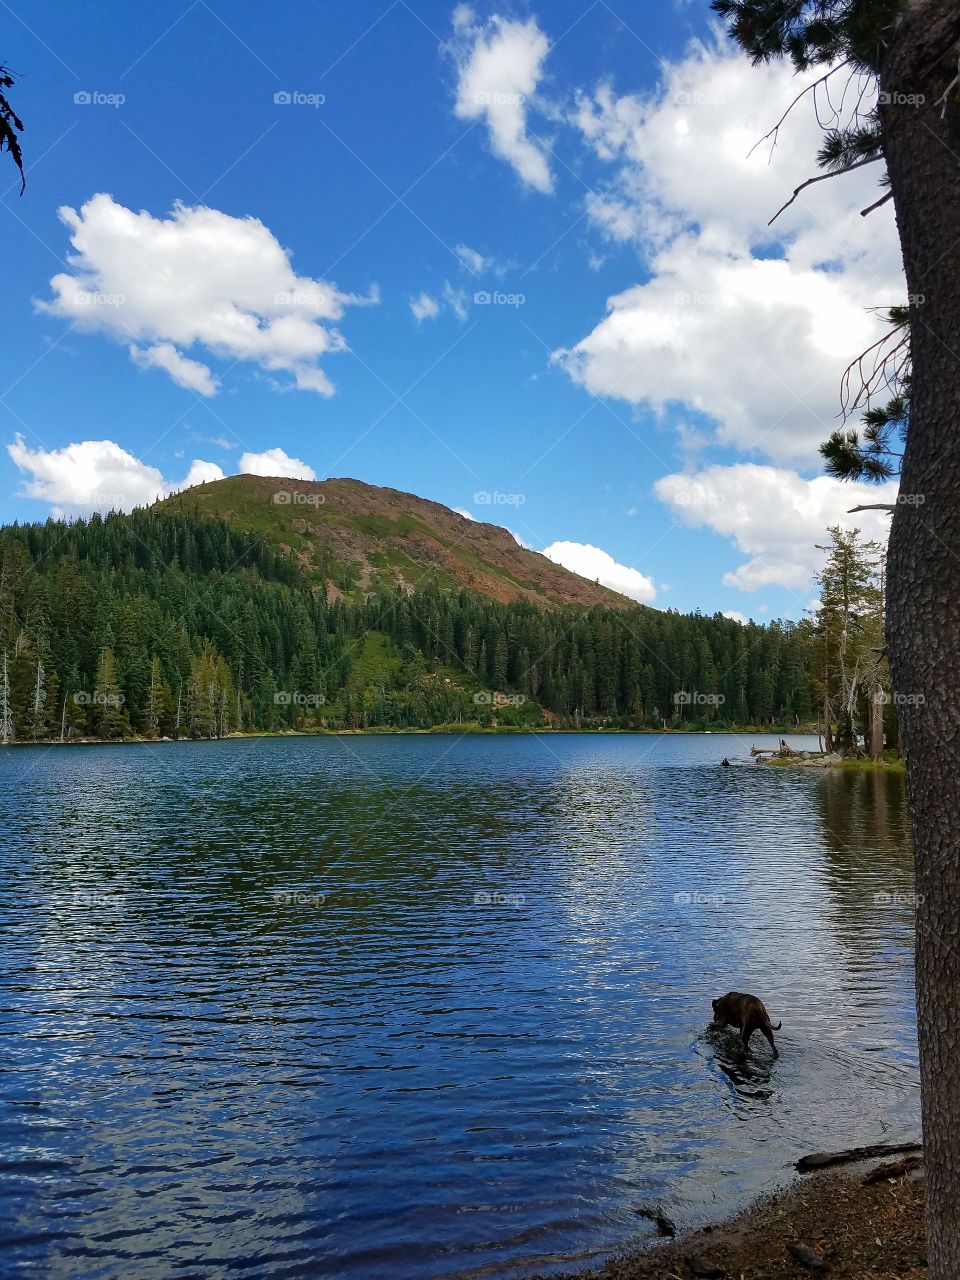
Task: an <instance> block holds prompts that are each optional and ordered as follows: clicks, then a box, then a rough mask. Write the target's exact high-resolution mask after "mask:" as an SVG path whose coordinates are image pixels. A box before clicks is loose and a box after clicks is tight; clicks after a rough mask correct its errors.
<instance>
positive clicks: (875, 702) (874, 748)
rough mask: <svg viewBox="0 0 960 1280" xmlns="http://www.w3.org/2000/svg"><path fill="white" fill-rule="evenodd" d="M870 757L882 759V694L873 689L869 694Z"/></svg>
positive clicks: (880, 691)
mask: <svg viewBox="0 0 960 1280" xmlns="http://www.w3.org/2000/svg"><path fill="white" fill-rule="evenodd" d="M870 755H871V757H872V758H873V759H874V760H882V759H883V693H882V690H880V689H873V690H872V691H871V694H870Z"/></svg>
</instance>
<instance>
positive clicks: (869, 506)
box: [847, 502, 897, 516]
mask: <svg viewBox="0 0 960 1280" xmlns="http://www.w3.org/2000/svg"><path fill="white" fill-rule="evenodd" d="M896 509H897V505H896V503H895V502H865V503H864V504H863V506H860V507H850V508H848V510H847V515H848V516H852V515H853V514H854V512H855V511H896Z"/></svg>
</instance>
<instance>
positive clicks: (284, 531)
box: [0, 477, 811, 741]
mask: <svg viewBox="0 0 960 1280" xmlns="http://www.w3.org/2000/svg"><path fill="white" fill-rule="evenodd" d="M284 483H287V484H289V483H290V482H279V481H273V480H268V481H264V480H262V479H261V478H257V477H237V478H234V479H233V480H228V481H221V482H218V483H217V484H213V485H204V486H201V487H200V488H199V489H196V490H191V491H190V493H188V494H185V495H181V496H179V497H177V498H176V499H172V500H168V501H166V502H164V503H160V504H158V505H156V506H154V507H152V508H149V509H147V510H140V511H135V512H133V513H131V514H129V515H110V516H108V517H105V518H103V517H100V516H94V517H92V518H91V519H89V520H86V521H76V522H74V523H71V524H67V523H63V522H58V521H48V522H47V523H45V524H35V525H26V526H17V525H13V526H7V527H5V528H3V529H0V736H2V737H3V738H4V739H5V740H6V741H41V740H47V739H55V740H59V739H61V738H62V739H64V740H70V739H74V738H78V737H101V738H106V739H110V738H120V737H125V736H129V735H131V734H135V735H138V736H141V737H147V738H150V737H176V736H190V737H216V736H222V735H225V734H228V733H235V732H238V731H253V732H265V731H266V732H269V731H282V730H290V729H306V730H317V731H320V730H344V729H364V728H372V727H383V728H395V729H413V728H420V729H431V728H437V727H441V726H442V727H448V726H452V727H458V726H459V727H477V728H508V727H515V728H524V727H535V726H536V727H543V728H570V727H582V728H619V729H628V728H632V729H641V728H660V727H663V726H664V725H667V726H671V727H676V728H693V727H707V726H710V727H714V728H720V727H724V726H745V725H773V724H777V725H793V724H795V723H797V722H802V721H806V720H808V719H809V718H810V716H811V701H810V692H809V669H808V668H809V656H810V643H809V628H808V627H807V626H806V625H805V624H803V625H800V626H797V627H794V626H790V625H780V624H777V623H774V624H771V625H770V626H768V627H759V626H754V625H750V626H747V627H744V626H741V625H740V624H738V623H736V622H733V621H731V620H729V619H727V618H723V617H721V616H720V615H716V616H714V617H710V618H707V617H702V616H701V615H699V614H693V615H681V614H678V613H674V612H662V611H660V610H656V609H651V608H647V607H643V606H640V605H635V604H633V603H632V602H630V601H627V600H625V599H624V598H623V597H620V596H616V595H614V593H612V592H606V593H605V595H606V596H609V597H611V598H612V601H613V606H614V607H611V606H610V605H608V604H605V603H598V602H597V601H596V600H595V599H593V598H592V596H593V595H595V594H596V593H598V592H603V588H597V587H596V586H595V584H592V583H589V582H585V581H584V580H583V579H580V578H577V577H576V576H575V575H573V574H570V573H568V572H567V571H566V570H561V569H560V568H559V566H557V565H553V564H552V563H551V562H550V561H548V560H546V559H545V558H544V557H543V556H537V555H535V554H534V553H532V552H527V551H524V550H523V548H521V547H519V546H518V545H517V543H516V542H515V541H514V540H513V539H512V538H511V537H510V535H509V534H508V533H506V531H505V530H497V529H496V528H495V526H484V525H476V526H475V527H473V526H471V523H470V522H469V521H466V520H463V519H462V518H461V517H459V516H457V515H456V513H454V512H448V511H447V510H446V508H442V507H437V504H434V503H423V504H422V508H421V507H420V506H419V505H418V504H420V503H421V500H420V499H411V498H410V496H409V495H396V494H394V491H392V490H371V487H370V486H357V482H355V481H329V482H327V484H326V486H320V488H323V489H324V490H325V495H324V496H325V498H326V499H328V500H326V501H324V502H322V503H319V502H318V503H316V504H314V505H311V506H310V513H311V517H313V518H311V519H305V518H303V519H302V518H301V517H300V516H299V515H291V514H290V512H291V511H294V510H297V509H298V506H297V505H295V504H293V503H292V502H291V503H284V504H278V503H276V502H275V501H274V500H273V497H272V494H273V493H274V492H275V491H276V490H277V486H278V485H279V484H284ZM329 486H334V488H333V489H332V490H331V489H330V488H329ZM338 486H347V491H348V498H349V501H347V500H343V501H341V500H340V498H338V497H336V495H337V494H338V493H339V492H340V489H339V488H337V487H338ZM316 488H317V487H316V486H311V488H310V489H309V490H307V492H313V493H315V492H316ZM378 495H381V496H379V497H378ZM361 498H362V499H363V504H364V505H365V508H366V509H364V510H359V509H358V507H359V506H360V505H361V503H360V499H361ZM377 503H379V504H380V505H381V506H382V507H383V508H384V509H383V510H374V509H371V508H373V507H374V506H375V505H376V504H377ZM299 505H306V504H299ZM278 507H283V509H284V510H283V514H282V516H281V517H280V518H279V520H278V517H277V516H276V511H277V508H278ZM214 508H216V509H217V511H218V514H216V515H214V514H210V512H211V511H212V510H213V509H214ZM288 509H289V510H288ZM424 509H426V510H424ZM391 513H392V514H391ZM427 515H429V517H430V519H429V522H428V520H427V519H426V516H427ZM291 521H292V522H293V523H294V524H295V525H297V526H299V525H301V524H302V525H303V526H304V527H303V528H302V529H301V528H300V527H291ZM456 522H459V524H457V523H456ZM460 525H465V526H468V527H467V529H465V530H463V529H460ZM450 530H454V531H456V530H459V531H460V533H461V534H462V535H464V541H463V545H454V543H453V540H452V539H449V538H448V544H447V545H445V546H444V550H443V554H440V552H437V551H436V548H437V547H440V546H443V544H442V543H441V538H443V537H448V533H449V531H450ZM293 535H297V537H294V536H293ZM478 547H479V548H480V550H477V549H476V548H478ZM374 548H377V549H374ZM430 548H433V551H432V552H431V554H433V555H434V559H433V560H432V561H431V562H429V563H426V562H424V561H423V560H421V559H418V557H424V556H425V555H426V551H427V550H428V549H430ZM481 551H483V552H484V554H483V555H481ZM376 557H382V558H383V559H382V561H380V562H378V561H377V559H376ZM418 566H419V569H418ZM464 566H465V567H464ZM541 569H542V572H541ZM462 577H465V578H467V579H468V580H469V581H470V582H471V583H473V585H468V584H467V582H464V581H461V580H460V579H461V578H462ZM478 581H480V582H483V583H484V584H485V586H486V588H487V589H486V590H481V589H479V587H478V586H477V585H476V583H477V582H478ZM578 593H579V594H580V595H582V596H583V599H572V598H571V597H575V596H576V595H577V594H578Z"/></svg>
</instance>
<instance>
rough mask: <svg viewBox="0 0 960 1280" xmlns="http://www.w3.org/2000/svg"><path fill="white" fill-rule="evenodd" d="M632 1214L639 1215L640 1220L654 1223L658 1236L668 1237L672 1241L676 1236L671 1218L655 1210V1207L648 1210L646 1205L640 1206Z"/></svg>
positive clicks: (660, 1210) (674, 1225)
mask: <svg viewBox="0 0 960 1280" xmlns="http://www.w3.org/2000/svg"><path fill="white" fill-rule="evenodd" d="M634 1212H635V1213H637V1214H639V1215H640V1217H641V1218H649V1219H650V1221H651V1222H653V1223H655V1224H656V1228H657V1231H658V1232H659V1233H660V1235H662V1236H669V1237H670V1239H673V1237H674V1236H675V1235H676V1234H677V1227H676V1223H675V1222H674V1221H673V1219H672V1218H668V1217H667V1215H666V1214H665V1213H664V1212H663V1210H662V1209H660V1208H657V1207H656V1206H654V1207H653V1208H648V1207H647V1206H646V1205H641V1206H640V1208H639V1209H635V1210H634Z"/></svg>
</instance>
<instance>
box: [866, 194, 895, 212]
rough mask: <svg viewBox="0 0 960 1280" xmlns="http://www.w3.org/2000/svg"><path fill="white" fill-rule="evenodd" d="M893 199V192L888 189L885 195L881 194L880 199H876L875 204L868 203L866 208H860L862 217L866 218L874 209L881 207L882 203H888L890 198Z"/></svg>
mask: <svg viewBox="0 0 960 1280" xmlns="http://www.w3.org/2000/svg"><path fill="white" fill-rule="evenodd" d="M892 199H893V192H892V191H888V192H887V194H886V195H885V196H881V197H880V199H879V200H874V202H873V204H868V205H867V207H866V209H861V210H860V217H861V218H866V217H867V215H868V214H871V213H873V211H874V209H879V208H880V206H881V205H882V204H886V203H887V201H888V200H892Z"/></svg>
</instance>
